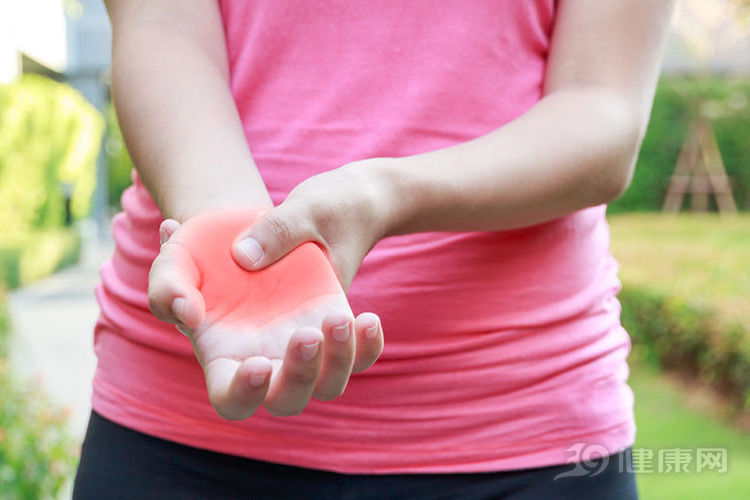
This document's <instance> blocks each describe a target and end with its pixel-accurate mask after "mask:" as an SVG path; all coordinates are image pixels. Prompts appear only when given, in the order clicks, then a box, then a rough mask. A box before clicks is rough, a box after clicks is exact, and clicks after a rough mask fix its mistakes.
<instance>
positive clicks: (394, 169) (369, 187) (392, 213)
mask: <svg viewBox="0 0 750 500" xmlns="http://www.w3.org/2000/svg"><path fill="white" fill-rule="evenodd" d="M348 166H350V167H351V171H352V173H353V174H354V175H356V176H359V179H358V180H357V185H359V186H361V193H362V195H361V199H362V200H364V203H365V208H364V210H365V211H366V213H368V214H370V215H369V217H368V218H369V220H370V223H371V224H372V229H373V231H374V232H375V233H376V235H377V240H379V239H382V238H385V237H387V236H392V235H395V234H398V228H399V227H400V226H401V225H402V224H403V220H404V218H405V214H406V208H407V207H406V196H405V195H403V194H402V192H401V185H400V183H399V171H400V168H401V165H400V162H399V159H398V158H368V159H366V160H360V161H357V162H353V163H351V164H349V165H348Z"/></svg>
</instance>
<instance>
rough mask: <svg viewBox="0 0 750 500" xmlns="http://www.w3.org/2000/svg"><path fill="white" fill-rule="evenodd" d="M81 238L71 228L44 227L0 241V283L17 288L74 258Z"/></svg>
mask: <svg viewBox="0 0 750 500" xmlns="http://www.w3.org/2000/svg"><path fill="white" fill-rule="evenodd" d="M80 253H81V238H80V236H79V234H78V233H77V232H76V231H75V230H74V229H73V228H59V229H45V230H37V231H33V232H30V233H26V234H24V235H21V236H16V237H14V238H12V239H7V238H6V239H3V240H2V241H0V286H2V285H5V287H6V288H10V289H13V288H18V287H19V286H22V285H25V284H28V283H30V282H32V281H34V280H37V279H39V278H43V277H45V276H47V275H49V274H52V273H54V272H55V271H58V270H60V269H62V268H63V267H66V266H69V265H71V264H75V263H76V262H78V257H79V255H80Z"/></svg>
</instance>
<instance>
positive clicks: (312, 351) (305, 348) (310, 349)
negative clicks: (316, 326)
mask: <svg viewBox="0 0 750 500" xmlns="http://www.w3.org/2000/svg"><path fill="white" fill-rule="evenodd" d="M319 345H320V342H314V343H312V344H300V345H299V352H300V354H302V358H303V359H305V360H307V361H310V360H311V359H313V358H314V357H315V355H316V354H318V346H319Z"/></svg>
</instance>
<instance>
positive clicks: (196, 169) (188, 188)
mask: <svg viewBox="0 0 750 500" xmlns="http://www.w3.org/2000/svg"><path fill="white" fill-rule="evenodd" d="M106 4H107V9H108V11H109V14H110V18H111V20H112V28H113V38H112V91H113V96H114V101H115V107H116V109H117V115H118V119H119V122H120V127H121V128H122V133H123V136H124V138H125V142H126V144H127V147H128V150H129V152H130V154H131V155H132V157H133V162H134V164H135V168H136V170H137V171H138V174H139V176H140V177H141V179H142V180H143V183H144V184H145V186H146V188H147V189H148V190H149V192H150V193H151V195H152V197H153V198H154V200H155V201H156V203H157V204H158V206H159V208H160V209H161V211H162V213H163V214H164V216H165V217H169V218H173V219H176V220H178V221H180V222H181V221H183V220H185V219H186V218H188V217H189V216H191V215H194V214H196V213H198V212H201V211H203V210H206V209H210V208H220V207H227V206H236V205H254V206H269V207H270V206H271V202H270V199H269V197H268V193H267V192H266V188H265V185H264V184H263V181H262V180H261V178H260V176H259V175H258V171H257V169H256V168H255V164H254V162H253V159H252V156H251V154H250V150H249V148H248V145H247V141H246V139H245V136H244V133H243V130H242V124H241V122H240V119H239V115H238V113H237V109H236V107H235V105H234V101H233V99H232V95H231V92H230V89H229V76H228V64H227V56H226V49H225V42H224V33H223V29H222V24H221V23H222V22H221V17H220V14H219V10H218V2H216V0H189V1H188V0H159V1H156V0H145V1H139V0H107V1H106Z"/></svg>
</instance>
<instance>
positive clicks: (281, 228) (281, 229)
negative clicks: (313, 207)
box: [265, 215, 295, 241]
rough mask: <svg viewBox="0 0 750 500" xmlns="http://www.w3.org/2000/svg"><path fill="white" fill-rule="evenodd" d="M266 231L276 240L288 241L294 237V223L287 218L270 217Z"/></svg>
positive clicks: (267, 220)
mask: <svg viewBox="0 0 750 500" xmlns="http://www.w3.org/2000/svg"><path fill="white" fill-rule="evenodd" d="M265 227H266V230H267V231H268V232H269V233H270V234H271V236H273V237H274V238H275V239H277V240H280V241H287V240H289V239H291V238H292V237H293V236H294V232H295V231H294V227H295V226H294V223H293V222H292V221H291V220H290V219H289V218H287V217H284V216H280V215H269V216H268V218H267V219H266V224H265Z"/></svg>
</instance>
